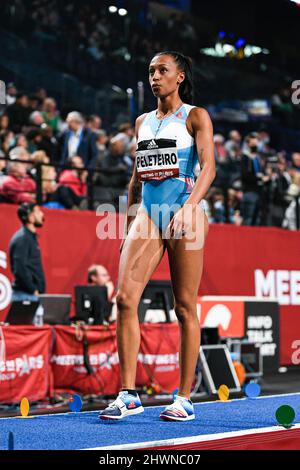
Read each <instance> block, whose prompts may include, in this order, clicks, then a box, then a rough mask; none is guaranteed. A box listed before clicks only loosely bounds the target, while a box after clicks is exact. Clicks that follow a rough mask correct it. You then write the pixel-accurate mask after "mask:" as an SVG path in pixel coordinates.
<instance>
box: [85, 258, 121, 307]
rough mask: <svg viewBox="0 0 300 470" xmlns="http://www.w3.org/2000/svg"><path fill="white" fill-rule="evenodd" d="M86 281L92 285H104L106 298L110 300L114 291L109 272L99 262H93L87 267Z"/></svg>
mask: <svg viewBox="0 0 300 470" xmlns="http://www.w3.org/2000/svg"><path fill="white" fill-rule="evenodd" d="M88 283H89V284H90V285H92V286H106V287H107V298H108V300H111V299H112V297H113V294H114V291H115V287H114V284H113V282H112V280H111V278H110V275H109V272H108V271H107V269H106V268H105V267H104V266H102V265H101V264H93V265H92V266H90V267H89V269H88Z"/></svg>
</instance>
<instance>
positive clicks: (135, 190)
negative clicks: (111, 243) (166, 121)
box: [120, 113, 147, 250]
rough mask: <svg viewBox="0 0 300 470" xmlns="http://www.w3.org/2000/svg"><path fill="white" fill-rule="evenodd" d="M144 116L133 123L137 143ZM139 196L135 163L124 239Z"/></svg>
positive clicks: (129, 190)
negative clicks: (133, 207)
mask: <svg viewBox="0 0 300 470" xmlns="http://www.w3.org/2000/svg"><path fill="white" fill-rule="evenodd" d="M146 115H147V113H145V114H141V116H139V117H138V118H137V119H136V121H135V136H136V140H137V141H138V133H139V128H140V126H141V124H142V122H143V121H144V119H145V117H146ZM141 194H142V183H141V182H140V181H139V180H138V174H137V169H136V163H134V168H133V173H132V177H131V179H130V182H129V185H128V201H127V213H126V222H125V223H126V225H125V232H124V239H125V238H126V236H127V234H128V229H129V227H130V224H131V222H132V221H133V220H134V218H135V215H133V214H131V213H130V211H129V209H130V207H131V206H133V205H134V204H139V203H140V202H141ZM123 242H124V240H123ZM122 246H123V243H122V245H121V247H120V250H121V249H122Z"/></svg>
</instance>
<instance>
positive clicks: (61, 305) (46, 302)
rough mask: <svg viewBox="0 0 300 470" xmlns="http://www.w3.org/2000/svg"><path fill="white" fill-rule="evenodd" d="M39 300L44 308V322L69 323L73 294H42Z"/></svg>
mask: <svg viewBox="0 0 300 470" xmlns="http://www.w3.org/2000/svg"><path fill="white" fill-rule="evenodd" d="M39 300H40V304H41V306H42V307H43V309H44V316H43V322H44V324H48V325H68V324H69V323H70V317H69V314H70V307H71V295H69V294H40V295H39Z"/></svg>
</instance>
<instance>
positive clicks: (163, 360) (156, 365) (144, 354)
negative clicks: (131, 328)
mask: <svg viewBox="0 0 300 470" xmlns="http://www.w3.org/2000/svg"><path fill="white" fill-rule="evenodd" d="M178 333H179V329H178V325H177V323H155V324H147V323H145V324H142V325H141V346H140V353H139V355H138V365H137V377H136V385H137V386H142V385H151V384H153V385H155V386H156V387H158V388H157V392H159V393H160V392H163V393H170V392H173V390H175V389H176V388H177V387H178V386H179V334H178Z"/></svg>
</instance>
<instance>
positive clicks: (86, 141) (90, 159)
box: [61, 111, 97, 168]
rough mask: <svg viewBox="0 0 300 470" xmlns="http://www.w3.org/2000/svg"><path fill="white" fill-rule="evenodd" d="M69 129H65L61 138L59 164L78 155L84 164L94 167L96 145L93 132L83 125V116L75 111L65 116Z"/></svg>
mask: <svg viewBox="0 0 300 470" xmlns="http://www.w3.org/2000/svg"><path fill="white" fill-rule="evenodd" d="M67 124H68V126H69V130H67V131H65V132H64V133H63V135H62V138H61V144H62V151H61V164H65V163H66V162H67V160H68V158H71V157H74V156H75V155H78V156H80V157H81V158H82V160H83V162H84V165H85V166H86V167H88V168H95V166H96V161H97V146H96V138H97V136H96V135H95V133H94V132H92V131H91V130H90V129H88V128H86V127H85V122H84V119H83V117H82V116H81V114H80V113H78V112H77V111H72V112H71V113H69V114H68V116H67Z"/></svg>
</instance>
